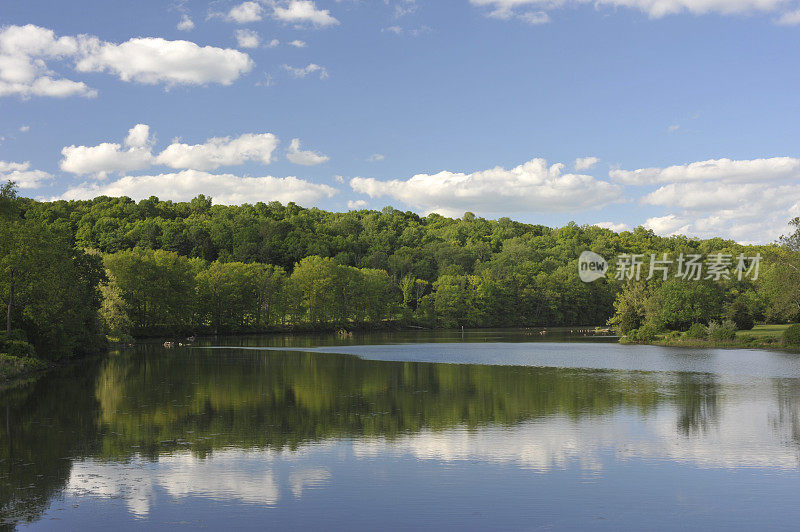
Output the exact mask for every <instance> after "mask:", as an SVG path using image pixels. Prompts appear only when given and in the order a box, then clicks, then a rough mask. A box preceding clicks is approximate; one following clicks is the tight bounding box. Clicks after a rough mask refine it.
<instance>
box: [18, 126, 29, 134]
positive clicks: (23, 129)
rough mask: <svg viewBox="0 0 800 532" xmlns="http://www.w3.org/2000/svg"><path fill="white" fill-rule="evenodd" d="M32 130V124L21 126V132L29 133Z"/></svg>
mask: <svg viewBox="0 0 800 532" xmlns="http://www.w3.org/2000/svg"><path fill="white" fill-rule="evenodd" d="M30 130H31V126H19V131H20V133H27V132H28V131H30Z"/></svg>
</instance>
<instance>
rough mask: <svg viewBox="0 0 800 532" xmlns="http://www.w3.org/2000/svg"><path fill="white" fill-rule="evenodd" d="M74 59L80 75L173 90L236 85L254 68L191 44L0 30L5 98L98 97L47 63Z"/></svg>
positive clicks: (236, 55)
mask: <svg viewBox="0 0 800 532" xmlns="http://www.w3.org/2000/svg"><path fill="white" fill-rule="evenodd" d="M68 58H69V59H74V60H75V69H76V70H77V71H79V72H102V71H109V72H112V73H114V74H116V75H117V76H119V78H120V79H121V80H123V81H135V82H139V83H147V84H157V83H165V84H166V85H167V86H173V85H204V84H207V83H220V84H222V85H230V84H231V83H232V82H233V81H234V80H236V79H238V78H239V77H240V76H241V75H243V74H245V73H246V72H249V71H250V69H251V68H252V67H253V61H252V60H251V59H250V57H249V56H248V55H247V54H245V53H243V52H240V51H238V50H233V49H229V48H226V49H223V48H215V47H213V46H199V45H197V44H195V43H193V42H190V41H181V40H178V41H168V40H165V39H161V38H153V37H145V38H136V39H130V40H128V41H126V42H123V43H122V44H116V43H110V42H105V41H101V40H100V39H98V38H97V37H94V36H91V35H80V36H78V37H69V36H65V37H58V38H57V37H56V35H55V33H54V32H53V31H52V30H49V29H47V28H41V27H39V26H34V25H31V24H28V25H27V26H7V27H4V28H2V29H0V97H2V96H8V95H18V96H21V97H23V98H29V97H31V96H51V97H59V98H64V97H68V96H84V97H94V96H96V95H97V91H95V90H93V89H91V88H89V87H88V86H87V85H86V84H85V83H84V82H82V81H72V80H70V79H66V78H57V77H54V74H53V72H51V71H50V70H49V69H48V67H47V64H46V60H51V59H52V60H64V59H68Z"/></svg>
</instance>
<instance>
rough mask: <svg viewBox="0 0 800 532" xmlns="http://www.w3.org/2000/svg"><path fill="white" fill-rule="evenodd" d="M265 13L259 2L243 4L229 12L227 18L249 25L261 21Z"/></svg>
mask: <svg viewBox="0 0 800 532" xmlns="http://www.w3.org/2000/svg"><path fill="white" fill-rule="evenodd" d="M263 13H264V8H263V7H262V6H261V4H259V3H258V2H242V3H241V4H239V5H236V6H233V7H232V8H231V10H230V11H228V15H227V18H228V20H230V21H232V22H236V23H238V24H247V23H249V22H258V21H259V20H261V18H262V16H263Z"/></svg>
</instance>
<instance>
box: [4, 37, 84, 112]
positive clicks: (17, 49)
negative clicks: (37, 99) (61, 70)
mask: <svg viewBox="0 0 800 532" xmlns="http://www.w3.org/2000/svg"><path fill="white" fill-rule="evenodd" d="M78 51H79V46H78V40H77V39H76V38H75V37H56V35H55V33H54V32H53V31H52V30H49V29H47V28H41V27H39V26H34V25H33V24H28V25H26V26H6V27H4V28H0V97H2V96H11V95H16V96H20V97H22V98H30V97H31V96H50V97H55V98H66V97H68V96H83V97H87V98H91V97H94V96H96V95H97V91H95V90H93V89H91V88H89V87H88V86H87V85H86V84H85V83H83V82H81V81H72V80H70V79H66V78H58V77H53V76H55V74H53V72H51V71H50V69H49V68H48V67H47V63H46V60H51V59H52V60H62V59H64V58H67V57H73V56H75V55H76V54H77V53H78Z"/></svg>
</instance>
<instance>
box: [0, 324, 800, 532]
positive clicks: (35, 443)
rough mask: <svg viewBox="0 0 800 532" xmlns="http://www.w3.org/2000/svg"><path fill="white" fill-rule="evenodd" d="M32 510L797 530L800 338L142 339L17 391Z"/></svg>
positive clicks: (16, 418)
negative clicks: (638, 341) (759, 346)
mask: <svg viewBox="0 0 800 532" xmlns="http://www.w3.org/2000/svg"><path fill="white" fill-rule="evenodd" d="M0 401H2V410H0V418H2V423H0V424H1V425H2V427H1V428H0V435H2V438H0V514H2V523H3V524H5V525H7V526H12V527H13V526H14V525H16V526H17V527H18V528H20V529H32V530H38V529H58V530H64V529H68V530H92V529H101V528H102V529H106V528H109V527H113V528H115V529H118V530H128V529H145V528H146V529H172V528H175V527H179V526H183V527H191V528H194V527H205V528H210V529H263V528H276V529H287V528H289V529H309V528H315V529H319V528H325V529H343V530H354V529H357V530H376V529H396V528H415V529H417V528H418V529H456V528H458V529H500V530H520V529H524V530H530V529H548V530H550V529H556V530H571V529H586V528H593V529H604V530H619V529H628V530H631V529H635V530H641V529H647V530H662V529H663V530H669V529H686V528H712V527H713V528H721V527H725V528H730V529H742V530H751V529H756V528H758V529H762V528H773V529H795V528H796V527H797V523H798V522H800V506H798V504H797V493H800V468H799V466H800V355H797V354H788V353H783V352H777V351H776V352H770V351H762V350H722V349H677V348H665V347H654V346H623V345H619V344H617V343H615V342H614V341H613V339H610V338H603V337H595V336H591V335H590V336H584V335H582V334H574V333H573V334H569V333H568V332H567V333H564V334H550V335H546V336H540V335H539V334H538V333H535V332H526V331H508V330H501V331H494V330H491V331H489V330H487V331H483V330H481V331H465V332H463V333H462V332H460V331H450V332H430V331H420V332H416V333H413V332H412V333H393V334H391V333H382V334H358V333H356V334H355V335H354V336H353V337H337V336H326V335H307V336H295V337H292V336H280V335H275V336H261V337H258V336H249V337H233V338H220V339H202V340H199V341H198V342H196V343H195V344H193V345H191V346H186V347H177V348H174V349H165V348H163V347H162V346H161V345H160V344H156V343H149V344H148V343H142V344H140V345H137V346H136V347H135V348H133V349H126V350H121V351H115V352H112V353H109V354H108V355H107V356H104V357H98V358H96V359H92V360H89V361H85V362H81V363H76V364H71V365H68V366H65V367H63V368H60V369H58V370H55V371H53V372H51V373H49V374H47V375H46V376H44V377H43V378H41V379H38V380H36V381H35V382H31V383H29V384H27V385H24V386H20V387H16V388H13V389H10V390H6V391H4V392H2V394H0Z"/></svg>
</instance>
